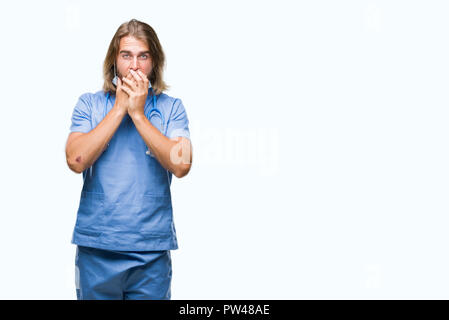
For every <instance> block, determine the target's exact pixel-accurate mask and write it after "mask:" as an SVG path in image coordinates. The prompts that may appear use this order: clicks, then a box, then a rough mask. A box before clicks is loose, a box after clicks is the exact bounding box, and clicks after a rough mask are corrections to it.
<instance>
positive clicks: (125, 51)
mask: <svg viewBox="0 0 449 320" xmlns="http://www.w3.org/2000/svg"><path fill="white" fill-rule="evenodd" d="M119 53H132V52H131V51H129V50H122V51H120V52H119ZM144 53H148V54H150V51H141V52H139V54H138V55H141V54H144Z"/></svg>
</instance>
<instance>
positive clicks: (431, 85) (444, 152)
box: [0, 0, 449, 299]
mask: <svg viewBox="0 0 449 320" xmlns="http://www.w3.org/2000/svg"><path fill="white" fill-rule="evenodd" d="M448 13H449V4H448V3H447V2H446V1H285V0H284V1H108V2H105V1H13V2H8V3H2V4H1V5H0V29H1V30H2V31H1V41H2V45H1V48H2V49H1V50H0V64H1V66H0V70H1V72H2V77H1V80H0V85H1V97H0V99H1V108H2V121H1V125H0V137H1V146H2V152H1V157H0V166H1V168H2V172H1V191H2V197H1V202H0V250H1V255H0V259H1V260H0V261H1V267H0V271H1V272H0V298H1V299H15V298H19V299H75V298H76V296H75V285H74V271H75V269H74V258H75V246H74V245H72V244H70V240H71V236H72V231H73V227H74V223H75V219H76V210H77V208H78V202H79V196H80V192H81V187H82V176H81V175H76V174H75V173H73V172H71V171H70V170H69V169H68V167H67V165H66V163H65V153H64V147H65V142H66V138H67V135H68V133H69V126H70V117H71V114H72V111H73V108H74V106H75V103H76V101H77V99H78V97H79V96H80V95H81V94H82V93H85V92H95V91H97V90H99V89H100V88H101V83H102V74H101V70H102V63H103V59H104V57H105V54H106V50H107V48H108V45H109V42H110V40H111V38H112V36H113V34H114V33H115V31H116V29H117V28H118V26H119V25H120V24H121V23H122V22H125V21H128V20H130V19H131V18H137V19H140V20H143V21H145V22H147V23H149V24H150V25H151V26H152V27H153V28H154V29H155V30H156V32H157V33H158V36H159V38H160V41H161V43H162V46H163V48H164V50H165V53H166V56H167V68H166V80H167V82H168V83H169V84H170V85H171V89H170V90H169V91H168V92H167V94H169V95H171V96H174V97H177V98H181V99H182V100H183V102H184V105H185V107H186V110H187V113H188V116H189V119H190V129H191V138H192V143H193V148H194V149H193V150H194V154H193V167H192V170H191V172H190V173H189V175H188V176H187V177H185V178H182V179H176V178H175V177H174V179H173V184H172V195H173V206H174V219H175V226H176V229H177V233H178V241H179V250H176V251H172V257H173V282H172V298H173V299H314V298H322V299H330V298H337V299H346V298H355V299H366V298H375V299H377V298H382V299H385V298H387V299H389V298H406V299H407V298H424V299H426V298H437V299H440V298H444V299H447V298H449V294H448V290H447V287H448V284H449V278H448V272H447V270H449V259H448V254H447V251H448V250H447V247H448V245H447V244H448V240H449V235H448V232H447V229H448V225H449V219H448V196H447V195H448V191H449V186H448V181H449V179H448V178H449V177H448V175H449V172H448V160H449V159H448V158H449V153H448V147H447V140H448V139H447V138H448V125H447V122H448V116H449V111H448V104H449V95H448V85H449V78H448V74H449V72H448V71H449V63H448V61H449V60H448V57H449V46H448V31H449V19H448V18H447V17H448Z"/></svg>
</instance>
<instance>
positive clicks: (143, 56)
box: [140, 54, 148, 59]
mask: <svg viewBox="0 0 449 320" xmlns="http://www.w3.org/2000/svg"><path fill="white" fill-rule="evenodd" d="M140 57H141V58H142V59H148V55H146V54H143V55H141V56H140Z"/></svg>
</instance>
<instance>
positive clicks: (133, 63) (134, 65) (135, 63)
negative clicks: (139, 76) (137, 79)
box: [129, 57, 139, 71]
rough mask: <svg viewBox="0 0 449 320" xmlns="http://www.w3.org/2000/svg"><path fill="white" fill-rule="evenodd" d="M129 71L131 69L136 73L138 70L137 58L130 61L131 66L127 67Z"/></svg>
mask: <svg viewBox="0 0 449 320" xmlns="http://www.w3.org/2000/svg"><path fill="white" fill-rule="evenodd" d="M129 68H130V69H133V70H134V71H137V69H139V64H138V63H137V57H134V59H132V61H131V64H130V65H129Z"/></svg>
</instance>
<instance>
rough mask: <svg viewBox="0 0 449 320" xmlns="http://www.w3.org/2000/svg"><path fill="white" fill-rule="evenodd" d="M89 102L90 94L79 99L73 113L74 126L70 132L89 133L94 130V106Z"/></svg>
mask: <svg viewBox="0 0 449 320" xmlns="http://www.w3.org/2000/svg"><path fill="white" fill-rule="evenodd" d="M89 102H90V99H89V96H88V94H83V95H82V96H81V97H79V99H78V102H77V103H76V106H75V109H74V110H73V113H72V125H71V126H70V132H84V133H87V132H89V131H90V130H92V123H91V114H92V106H91V105H90V103H89Z"/></svg>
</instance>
